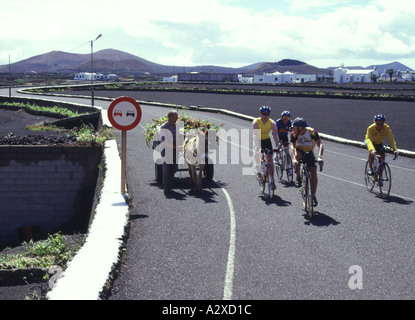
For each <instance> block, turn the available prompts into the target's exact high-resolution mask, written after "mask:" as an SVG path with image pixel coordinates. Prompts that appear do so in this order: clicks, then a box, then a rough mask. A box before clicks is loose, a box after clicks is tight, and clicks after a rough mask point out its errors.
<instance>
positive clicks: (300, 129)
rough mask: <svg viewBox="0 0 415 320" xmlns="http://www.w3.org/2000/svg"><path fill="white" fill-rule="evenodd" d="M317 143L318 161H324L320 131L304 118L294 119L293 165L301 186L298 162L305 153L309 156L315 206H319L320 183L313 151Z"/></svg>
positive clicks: (292, 134)
mask: <svg viewBox="0 0 415 320" xmlns="http://www.w3.org/2000/svg"><path fill="white" fill-rule="evenodd" d="M316 145H317V146H318V161H319V162H323V152H324V145H323V143H322V142H321V139H320V136H319V134H318V132H317V131H316V130H314V129H313V128H311V127H309V126H308V124H307V122H306V121H305V120H304V119H303V118H296V119H295V120H294V121H293V131H292V133H291V141H290V152H291V158H292V159H293V165H294V166H295V167H296V174H297V186H301V177H300V168H299V167H300V166H299V165H297V164H298V161H300V160H301V159H303V157H304V155H305V154H307V156H308V158H307V159H306V160H307V163H308V166H309V168H310V174H311V184H312V193H313V195H312V196H313V206H314V207H315V206H317V203H318V202H317V198H316V192H317V185H318V178H317V167H316V164H315V157H314V153H313V152H312V151H313V150H314V148H315V146H316ZM307 152H309V153H307Z"/></svg>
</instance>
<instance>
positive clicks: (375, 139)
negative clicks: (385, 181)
mask: <svg viewBox="0 0 415 320" xmlns="http://www.w3.org/2000/svg"><path fill="white" fill-rule="evenodd" d="M385 121H386V117H385V115H383V114H377V115H375V116H374V117H373V122H374V123H373V124H372V125H370V126H369V127H368V128H367V131H366V137H365V144H366V146H367V149H368V150H369V158H368V160H369V170H368V174H369V175H373V168H372V165H373V159H374V157H375V154H376V153H378V154H382V153H384V148H383V142H384V141H385V139H386V137H388V140H389V144H390V145H391V147H392V149H393V153H394V155H395V157H396V156H398V154H399V152H398V149H397V148H396V141H395V138H394V137H393V134H392V130H391V129H390V127H389V126H388V125H387V124H386V123H385Z"/></svg>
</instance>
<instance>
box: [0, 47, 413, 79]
mask: <svg viewBox="0 0 415 320" xmlns="http://www.w3.org/2000/svg"><path fill="white" fill-rule="evenodd" d="M336 68H337V67H333V68H327V69H322V68H317V67H314V66H311V65H309V64H307V63H305V62H302V61H299V60H292V59H283V60H281V61H279V62H258V63H254V64H251V65H248V66H245V67H241V68H228V67H218V66H211V65H203V66H190V67H188V66H186V67H184V66H166V65H161V64H157V63H154V62H151V61H148V60H145V59H142V58H140V57H137V56H135V55H132V54H129V53H126V52H123V51H119V50H114V49H105V50H101V51H97V52H95V53H94V71H95V72H102V73H116V74H119V75H123V74H144V73H146V72H148V73H150V74H159V75H171V74H177V73H180V72H219V73H240V74H251V75H253V74H263V73H264V72H265V73H273V72H276V71H278V72H281V73H284V72H286V71H289V72H296V73H303V74H320V75H327V74H328V73H329V70H330V69H331V70H334V69H336ZM367 68H373V66H369V67H367ZM377 68H378V70H379V71H380V72H383V71H384V70H386V69H389V68H393V69H394V70H411V71H412V69H410V68H408V67H407V66H404V65H402V64H400V63H399V62H393V63H391V64H387V65H377ZM8 70H9V66H8V65H3V66H0V72H8ZM11 71H12V72H13V73H25V72H34V73H43V72H51V73H76V72H90V71H91V55H90V54H75V53H68V52H62V51H52V52H49V53H45V54H41V55H37V56H34V57H31V58H29V59H25V60H22V61H19V62H15V63H13V64H11Z"/></svg>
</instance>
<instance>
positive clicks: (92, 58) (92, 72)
mask: <svg viewBox="0 0 415 320" xmlns="http://www.w3.org/2000/svg"><path fill="white" fill-rule="evenodd" d="M101 37H102V34H100V35H99V36H98V37H96V39H95V40H91V106H92V107H93V106H94V55H93V52H94V42H95V41H97V40H98V39H99V38H101Z"/></svg>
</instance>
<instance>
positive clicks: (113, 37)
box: [0, 0, 415, 67]
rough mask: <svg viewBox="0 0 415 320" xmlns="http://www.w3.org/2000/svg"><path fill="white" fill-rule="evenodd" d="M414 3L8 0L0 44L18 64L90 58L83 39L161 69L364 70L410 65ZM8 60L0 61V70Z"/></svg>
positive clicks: (413, 47)
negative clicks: (270, 64)
mask: <svg viewBox="0 0 415 320" xmlns="http://www.w3.org/2000/svg"><path fill="white" fill-rule="evenodd" d="M412 1H413V0H400V1H394V2H391V1H389V0H372V1H357V0H352V1H349V0H348V1H346V0H332V1H323V0H291V1H288V0H286V1H279V2H278V5H275V2H274V1H265V2H261V5H259V7H258V8H257V7H256V6H257V4H256V3H257V2H252V1H246V0H238V1H236V0H210V1H202V0H201V1H198V0H175V1H170V0H152V1H137V0H122V1H119V2H117V3H114V1H113V0H100V1H98V0H89V1H87V2H85V1H82V2H81V1H80V0H72V1H70V2H59V3H58V4H57V2H56V1H51V0H38V1H36V2H33V1H23V0H21V1H19V3H16V1H8V2H5V3H4V4H3V3H2V11H1V12H0V44H1V48H2V50H3V51H7V52H9V51H13V52H15V53H16V56H17V54H19V55H20V56H19V57H21V56H24V58H28V57H30V56H33V55H36V54H41V53H45V52H48V51H52V50H62V51H70V50H72V49H73V48H78V49H77V50H74V51H75V52H76V53H88V51H89V46H88V45H87V44H88V41H89V40H91V39H94V38H95V37H96V36H97V35H98V34H101V33H102V34H103V37H102V38H101V39H100V40H99V42H97V43H96V44H95V45H94V49H95V50H100V49H105V48H114V49H118V50H123V51H127V52H129V53H131V54H135V55H137V56H140V57H142V58H144V59H147V60H151V61H154V62H157V63H160V64H172V65H178V66H183V65H189V66H190V65H195V64H217V65H227V66H235V67H237V66H242V65H247V64H252V63H256V62H260V61H279V60H281V59H284V58H292V59H298V60H302V61H305V62H307V63H310V64H314V65H317V66H320V67H327V66H330V65H332V64H333V63H335V65H338V64H340V63H341V62H345V63H346V64H357V63H358V64H368V65H369V64H374V63H376V62H377V61H373V60H374V59H376V60H378V61H379V62H382V63H385V62H389V61H386V60H385V59H393V60H399V59H407V60H410V59H412V56H413V55H414V53H415V36H414V34H413V30H415V12H414V10H408V8H411V7H412V6H413V5H412ZM22 2H23V3H24V5H23V4H22ZM6 30H7V31H6ZM5 48H10V49H8V50H6V49H5ZM7 58H8V56H4V54H3V57H1V56H0V64H4V63H6V61H5V59H7ZM413 65H415V61H414V63H413Z"/></svg>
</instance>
